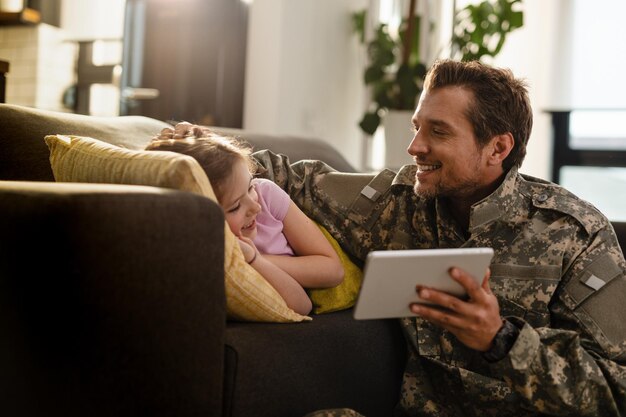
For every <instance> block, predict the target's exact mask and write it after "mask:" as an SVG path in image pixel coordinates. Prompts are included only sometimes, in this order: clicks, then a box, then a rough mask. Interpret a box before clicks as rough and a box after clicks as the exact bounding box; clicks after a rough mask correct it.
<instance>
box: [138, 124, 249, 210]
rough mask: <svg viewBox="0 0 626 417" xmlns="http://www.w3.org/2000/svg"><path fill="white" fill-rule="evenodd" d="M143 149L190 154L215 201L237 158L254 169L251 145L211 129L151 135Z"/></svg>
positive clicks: (221, 191)
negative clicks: (184, 134)
mask: <svg viewBox="0 0 626 417" xmlns="http://www.w3.org/2000/svg"><path fill="white" fill-rule="evenodd" d="M146 150H149V151H169V152H176V153H180V154H183V155H189V156H191V157H193V158H194V159H195V160H196V161H198V162H199V163H200V166H201V167H202V169H203V170H204V172H205V173H206V175H207V177H209V180H210V181H211V186H212V187H213V190H214V191H215V195H216V196H217V199H218V200H219V201H221V198H222V196H223V195H224V191H225V190H224V186H225V185H226V182H227V180H228V178H229V177H230V175H231V173H232V168H233V166H234V165H235V163H236V162H237V161H244V162H246V164H247V165H248V169H249V170H250V172H251V173H254V172H255V171H256V164H255V163H254V162H253V161H252V158H251V157H250V154H251V153H252V147H251V146H250V145H249V144H248V143H247V142H244V141H241V140H238V139H236V138H234V137H230V136H221V135H218V134H214V133H211V134H209V135H207V136H203V137H199V138H198V137H187V138H184V139H155V140H153V141H152V142H150V143H149V144H148V146H146Z"/></svg>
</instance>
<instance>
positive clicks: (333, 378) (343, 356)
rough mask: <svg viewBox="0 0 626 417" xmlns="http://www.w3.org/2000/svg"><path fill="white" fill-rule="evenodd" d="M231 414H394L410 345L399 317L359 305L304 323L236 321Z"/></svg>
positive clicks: (227, 412)
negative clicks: (364, 314)
mask: <svg viewBox="0 0 626 417" xmlns="http://www.w3.org/2000/svg"><path fill="white" fill-rule="evenodd" d="M225 355H226V357H225V376H224V416H228V417H244V416H245V417H248V416H255V417H265V416H267V417H282V416H284V417H287V416H304V415H305V414H307V413H309V412H311V411H314V410H320V409H326V408H338V407H349V408H352V409H354V410H356V411H358V412H360V413H361V414H363V415H365V416H367V417H377V416H391V415H393V409H394V406H395V405H396V404H397V402H398V400H399V395H400V383H401V381H402V373H403V371H404V365H405V361H406V345H405V341H404V337H403V335H402V331H401V329H400V325H399V321H398V320H354V319H353V318H352V310H344V311H339V312H334V313H329V314H322V315H314V316H313V321H311V322H307V323H301V324H298V325H292V324H287V325H277V324H271V323H230V324H229V325H228V326H227V328H226V352H225Z"/></svg>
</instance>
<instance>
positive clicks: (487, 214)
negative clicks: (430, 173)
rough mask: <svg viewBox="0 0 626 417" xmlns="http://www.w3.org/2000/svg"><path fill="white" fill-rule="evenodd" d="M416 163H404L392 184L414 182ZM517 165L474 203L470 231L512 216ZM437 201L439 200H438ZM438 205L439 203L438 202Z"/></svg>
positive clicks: (516, 183)
mask: <svg viewBox="0 0 626 417" xmlns="http://www.w3.org/2000/svg"><path fill="white" fill-rule="evenodd" d="M416 170H417V166H416V165H404V166H403V167H402V168H400V170H399V171H398V173H397V174H396V176H395V177H394V179H393V182H392V185H404V186H411V187H413V185H414V184H415V172H416ZM518 182H519V174H518V170H517V167H514V168H511V169H510V170H509V172H507V174H506V176H505V177H504V181H502V184H500V186H499V187H498V188H497V189H496V190H495V191H494V192H493V193H491V194H490V195H488V196H487V197H485V198H483V199H482V200H480V201H479V202H477V203H475V204H474V205H473V206H472V208H471V213H470V232H471V231H472V230H474V229H475V228H477V227H480V226H482V225H484V224H487V223H490V222H492V221H494V220H496V219H499V218H505V219H507V218H510V217H511V218H512V216H513V215H514V214H513V213H515V212H516V210H514V209H515V208H516V207H518V200H519V199H520V193H519V191H520V190H519V189H518V186H519V184H518ZM437 200H439V199H437ZM438 203H439V201H438ZM438 206H439V207H441V206H440V204H438Z"/></svg>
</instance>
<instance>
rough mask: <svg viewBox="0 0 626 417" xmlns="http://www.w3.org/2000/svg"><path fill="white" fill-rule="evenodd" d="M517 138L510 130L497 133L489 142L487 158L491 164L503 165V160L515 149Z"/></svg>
mask: <svg viewBox="0 0 626 417" xmlns="http://www.w3.org/2000/svg"><path fill="white" fill-rule="evenodd" d="M514 145H515V139H513V135H512V134H511V133H510V132H507V133H503V134H501V135H496V136H494V137H493V138H492V139H491V143H490V144H489V154H488V155H487V160H488V162H489V163H490V164H491V165H502V162H503V161H504V160H505V159H506V157H507V156H509V154H510V153H511V151H512V150H513V146H514Z"/></svg>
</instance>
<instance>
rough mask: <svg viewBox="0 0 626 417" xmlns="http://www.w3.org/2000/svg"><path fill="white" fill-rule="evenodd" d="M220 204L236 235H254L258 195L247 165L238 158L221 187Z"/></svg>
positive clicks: (253, 236)
mask: <svg viewBox="0 0 626 417" xmlns="http://www.w3.org/2000/svg"><path fill="white" fill-rule="evenodd" d="M221 188H222V189H223V190H224V191H223V195H222V198H221V200H220V204H221V206H222V209H223V210H224V214H225V217H226V222H227V223H228V226H229V227H230V230H231V231H232V232H233V233H234V234H235V235H236V236H245V237H247V238H250V239H254V238H255V237H256V233H257V229H256V216H257V214H258V213H259V212H260V211H261V205H260V204H259V202H258V201H259V196H258V195H257V193H256V190H255V189H254V185H253V184H252V175H251V174H250V171H249V170H248V165H247V164H246V162H245V161H244V160H243V159H240V160H239V161H237V162H236V163H235V165H233V168H232V172H231V174H230V177H229V178H228V180H227V181H226V183H225V184H224V186H223V187H221Z"/></svg>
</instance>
